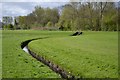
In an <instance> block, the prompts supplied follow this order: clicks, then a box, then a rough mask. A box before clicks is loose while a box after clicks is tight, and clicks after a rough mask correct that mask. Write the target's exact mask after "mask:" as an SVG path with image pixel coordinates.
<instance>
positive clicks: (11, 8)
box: [0, 2, 67, 20]
mask: <svg viewBox="0 0 120 80" xmlns="http://www.w3.org/2000/svg"><path fill="white" fill-rule="evenodd" d="M66 3H67V2H4V3H0V6H1V7H0V20H1V19H2V16H13V17H14V16H20V15H21V16H23V15H27V14H29V13H31V12H32V11H33V10H34V7H35V6H37V5H40V6H41V7H44V8H47V7H49V8H54V7H60V6H62V5H65V4H66Z"/></svg>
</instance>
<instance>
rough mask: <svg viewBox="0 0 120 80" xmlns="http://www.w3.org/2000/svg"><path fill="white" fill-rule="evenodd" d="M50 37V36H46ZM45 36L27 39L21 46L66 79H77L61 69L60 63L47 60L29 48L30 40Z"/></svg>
mask: <svg viewBox="0 0 120 80" xmlns="http://www.w3.org/2000/svg"><path fill="white" fill-rule="evenodd" d="M45 38H48V37H45ZM45 38H36V39H31V40H27V41H24V42H22V43H21V48H22V49H23V50H24V51H25V52H26V53H28V54H30V55H31V56H32V57H34V58H36V59H37V60H38V61H40V62H42V63H43V64H45V65H47V66H48V67H49V68H50V69H52V70H53V71H54V72H56V73H58V74H60V76H61V78H64V79H72V80H73V79H75V76H73V75H72V74H70V73H68V72H66V71H65V70H63V69H61V68H60V67H59V66H58V65H56V64H54V63H52V62H51V61H49V60H46V59H45V58H44V57H42V56H40V55H37V54H36V53H34V52H33V51H31V50H30V49H29V48H28V44H29V42H31V41H33V40H37V39H45Z"/></svg>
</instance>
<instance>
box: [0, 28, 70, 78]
mask: <svg viewBox="0 0 120 80" xmlns="http://www.w3.org/2000/svg"><path fill="white" fill-rule="evenodd" d="M68 35H69V32H56V31H52V32H50V31H32V30H29V31H27V30H26V31H19V30H18V31H15V30H14V31H2V78H60V76H59V75H58V74H56V73H55V72H53V71H52V70H50V69H49V68H48V67H47V66H45V65H44V64H42V63H40V62H38V61H37V60H36V59H34V58H33V57H31V55H29V54H26V53H25V52H24V51H23V50H22V49H21V47H20V44H21V42H23V41H25V40H29V39H34V38H43V37H54V36H56V37H60V36H68ZM0 37H1V36H0Z"/></svg>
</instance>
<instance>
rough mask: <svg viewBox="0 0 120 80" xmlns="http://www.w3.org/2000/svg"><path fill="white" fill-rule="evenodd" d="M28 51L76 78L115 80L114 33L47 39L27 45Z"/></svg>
mask: <svg viewBox="0 0 120 80" xmlns="http://www.w3.org/2000/svg"><path fill="white" fill-rule="evenodd" d="M58 33H59V32H58ZM53 35H54V34H53ZM29 48H30V49H31V50H32V51H34V52H35V53H37V54H39V55H41V56H44V57H45V58H46V59H48V60H51V61H52V62H54V63H55V64H57V65H59V66H61V67H62V68H63V69H65V70H66V71H67V72H70V73H72V74H73V75H75V76H77V77H79V78H80V77H84V78H118V34H117V32H84V34H83V35H81V36H74V37H73V36H65V37H64V36H62V37H52V38H51V37H50V38H48V39H42V40H35V41H32V42H30V44H29Z"/></svg>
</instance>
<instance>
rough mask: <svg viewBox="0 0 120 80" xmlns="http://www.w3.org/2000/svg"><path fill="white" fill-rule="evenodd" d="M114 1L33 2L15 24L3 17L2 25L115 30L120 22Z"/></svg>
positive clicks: (10, 26)
mask: <svg viewBox="0 0 120 80" xmlns="http://www.w3.org/2000/svg"><path fill="white" fill-rule="evenodd" d="M118 8H119V7H116V5H115V3H114V2H70V3H68V4H65V5H64V6H61V7H60V8H52V9H51V8H43V7H41V6H36V7H35V10H34V11H32V12H31V13H30V14H28V15H27V16H18V17H15V18H14V20H12V19H10V20H11V22H12V21H14V25H13V26H12V25H11V24H8V22H10V20H9V21H7V20H8V19H7V18H6V17H3V22H4V23H7V25H4V26H3V29H42V30H43V29H46V30H65V31H66V30H91V31H117V30H118V25H119V23H118V22H120V17H119V16H118Z"/></svg>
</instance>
